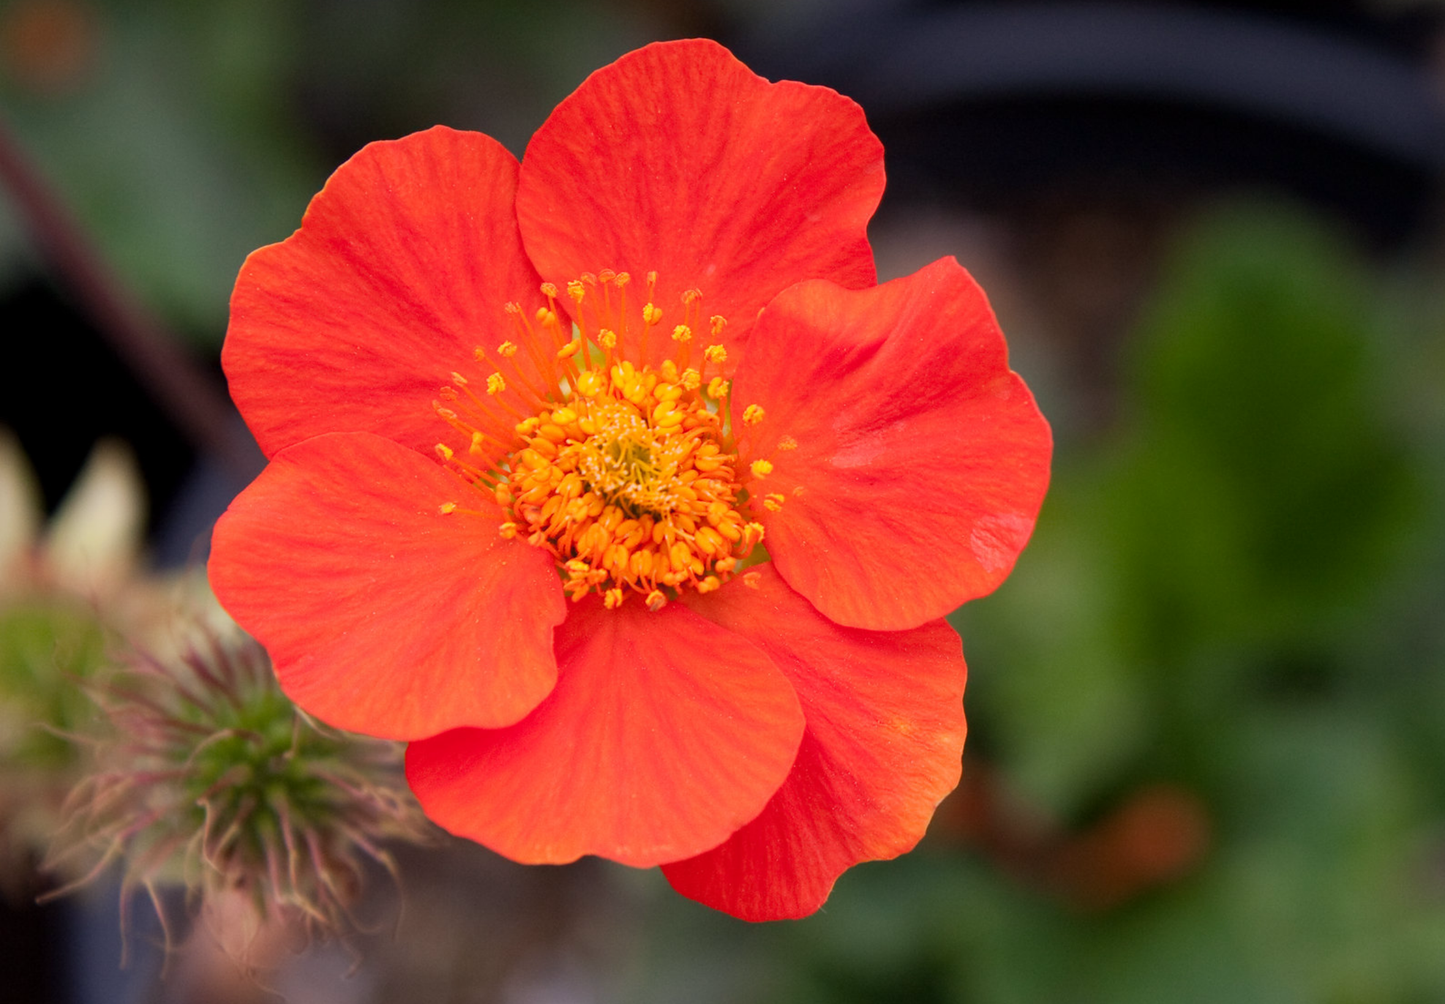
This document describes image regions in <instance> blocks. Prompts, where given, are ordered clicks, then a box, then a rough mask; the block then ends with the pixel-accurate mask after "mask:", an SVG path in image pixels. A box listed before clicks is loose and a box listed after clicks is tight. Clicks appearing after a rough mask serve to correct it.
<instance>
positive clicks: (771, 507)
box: [763, 495, 783, 512]
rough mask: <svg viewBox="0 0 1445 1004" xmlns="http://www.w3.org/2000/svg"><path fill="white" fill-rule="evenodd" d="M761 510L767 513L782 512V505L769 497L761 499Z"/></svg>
mask: <svg viewBox="0 0 1445 1004" xmlns="http://www.w3.org/2000/svg"><path fill="white" fill-rule="evenodd" d="M763 508H764V509H766V510H767V511H768V512H782V511H783V503H781V502H778V501H775V500H774V499H773V497H772V496H771V495H769V496H768V497H767V498H765V499H763Z"/></svg>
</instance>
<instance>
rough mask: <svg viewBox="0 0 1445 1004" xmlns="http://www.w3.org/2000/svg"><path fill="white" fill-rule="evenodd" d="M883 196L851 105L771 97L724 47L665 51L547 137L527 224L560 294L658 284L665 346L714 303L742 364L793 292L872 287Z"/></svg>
mask: <svg viewBox="0 0 1445 1004" xmlns="http://www.w3.org/2000/svg"><path fill="white" fill-rule="evenodd" d="M883 180H884V179H883V147H882V145H881V144H880V143H879V142H878V139H877V137H875V136H874V135H873V134H872V132H870V131H869V129H868V124H867V122H866V121H865V120H864V117H863V112H862V109H860V108H859V107H858V106H857V105H856V104H855V103H854V102H852V101H851V100H849V99H847V98H845V97H843V96H841V95H839V94H838V93H837V92H835V91H832V90H829V89H828V88H826V87H811V86H808V85H806V84H800V83H797V82H794V81H783V82H780V83H770V82H768V81H767V80H765V79H763V78H762V77H759V76H757V75H756V74H755V73H753V72H752V71H751V70H749V69H748V68H747V67H746V66H744V65H743V64H742V63H740V62H739V61H738V60H737V59H736V58H734V57H733V55H732V54H731V53H730V52H728V51H727V50H726V49H724V48H723V47H722V46H720V45H718V44H717V43H716V42H711V41H708V40H706V39H691V40H687V41H678V42H659V43H656V44H653V45H649V46H647V47H646V48H644V49H639V50H637V51H636V52H632V53H629V54H627V55H626V56H623V57H622V58H621V59H619V60H617V62H615V63H613V64H612V65H610V66H607V67H604V68H602V69H600V70H598V71H597V72H595V73H593V74H592V75H591V76H590V77H588V78H587V80H586V81H584V82H583V84H582V85H581V86H580V87H579V88H578V89H577V91H576V92H575V93H573V94H572V96H571V97H569V98H567V99H566V100H565V101H563V102H562V103H561V104H560V105H558V106H557V109H556V110H555V111H554V112H553V113H552V115H551V116H550V117H549V118H548V119H547V121H546V123H545V124H543V126H542V128H541V129H539V130H537V133H536V135H535V136H533V137H532V141H531V143H530V144H529V145H528V147H527V153H526V156H525V157H524V158H523V160H522V173H521V180H520V182H519V184H518V189H517V218H518V220H519V221H520V223H521V227H522V235H523V239H524V241H525V242H526V246H527V251H528V253H529V254H530V255H531V256H532V261H533V262H535V263H536V265H537V269H538V271H540V272H541V273H542V275H543V276H544V277H546V278H547V279H550V280H552V281H553V282H558V283H562V282H565V281H566V280H568V279H572V278H576V277H577V276H578V275H579V274H581V273H582V272H596V271H598V270H599V269H603V268H611V269H616V270H618V271H626V272H629V273H630V274H631V277H632V280H633V286H632V288H631V290H630V291H629V296H630V297H632V298H633V302H634V303H640V298H642V297H645V295H646V286H645V285H644V284H643V281H642V280H643V278H644V276H645V274H646V273H647V272H648V271H649V270H656V271H657V273H658V277H659V285H658V289H657V296H656V303H657V306H658V307H660V308H661V309H662V311H663V319H662V327H663V329H664V330H666V331H671V330H672V327H673V325H674V324H676V323H677V322H679V321H681V320H682V317H681V312H682V311H681V304H680V301H679V297H680V296H681V294H682V292H683V291H684V290H686V289H689V288H692V287H696V288H699V289H701V290H702V292H703V313H704V315H705V316H706V315H712V314H721V315H723V316H725V317H726V318H727V319H728V321H729V328H728V338H729V339H730V340H729V341H728V342H727V344H728V346H729V350H730V352H731V351H732V347H733V346H734V345H737V344H740V341H741V340H742V339H743V338H744V336H745V335H746V332H747V329H748V328H749V327H750V325H751V323H752V320H753V318H754V317H756V316H757V312H758V310H759V309H761V308H762V306H763V305H764V304H766V303H767V302H768V300H770V299H771V298H772V297H773V295H774V294H775V293H777V292H778V291H779V290H781V289H783V288H784V287H786V286H788V285H790V284H792V283H794V282H798V281H799V280H802V279H809V278H827V279H831V280H833V281H835V282H838V283H840V284H842V285H844V286H848V287H862V286H868V285H871V284H872V283H873V282H874V274H875V273H874V270H873V253H872V250H871V248H870V247H869V245H868V240H867V226H868V220H869V218H870V217H871V216H872V215H873V210H874V209H876V208H877V206H878V200H879V199H880V198H881V197H882V195H883ZM704 319H705V318H704ZM652 344H653V347H654V348H658V349H660V348H661V347H662V345H663V344H666V346H667V347H668V348H670V347H671V343H670V342H668V340H667V339H666V338H665V337H664V338H661V339H656V340H654V342H653V343H652ZM650 354H651V355H653V356H654V357H655V356H656V355H657V353H656V352H653V353H650ZM654 361H655V359H654Z"/></svg>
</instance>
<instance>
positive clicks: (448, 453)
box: [436, 443, 452, 461]
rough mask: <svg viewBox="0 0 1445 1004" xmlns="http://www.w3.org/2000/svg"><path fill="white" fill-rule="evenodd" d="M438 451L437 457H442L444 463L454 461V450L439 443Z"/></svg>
mask: <svg viewBox="0 0 1445 1004" xmlns="http://www.w3.org/2000/svg"><path fill="white" fill-rule="evenodd" d="M436 451H437V456H439V457H441V458H442V460H443V461H447V460H450V459H452V448H451V447H450V446H448V445H447V444H446V443H437V445H436Z"/></svg>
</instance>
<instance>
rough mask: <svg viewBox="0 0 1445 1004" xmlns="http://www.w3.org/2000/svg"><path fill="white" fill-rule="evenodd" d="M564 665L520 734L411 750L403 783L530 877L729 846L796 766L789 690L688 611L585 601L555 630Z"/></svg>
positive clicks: (796, 719)
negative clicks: (547, 868)
mask: <svg viewBox="0 0 1445 1004" xmlns="http://www.w3.org/2000/svg"><path fill="white" fill-rule="evenodd" d="M557 664H558V668H559V675H558V679H557V687H556V689H555V690H554V691H553V692H552V694H551V696H550V697H548V698H547V700H546V701H544V702H543V703H542V704H541V706H539V707H538V708H537V710H536V711H534V712H533V713H532V714H531V715H530V716H529V717H528V718H526V719H525V720H523V721H521V722H519V723H518V724H516V725H514V726H512V727H511V728H508V729H495V730H482V729H458V730H455V731H452V732H448V733H445V734H443V735H440V736H437V737H435V738H433V739H428V740H425V741H422V742H418V743H413V744H412V745H411V746H410V748H409V749H408V750H407V760H406V770H407V780H408V781H409V782H410V783H411V786H412V790H413V791H415V792H416V795H417V798H419V799H420V800H421V804H422V808H424V809H425V810H426V813H427V815H428V816H430V817H431V818H432V819H433V820H434V821H436V822H437V823H439V824H441V825H442V826H444V827H445V828H446V829H448V830H450V831H451V832H453V833H455V834H458V835H459V836H464V837H469V838H470V839H472V840H475V841H477V842H479V843H481V844H485V845H486V846H487V847H490V848H492V849H493V850H495V851H497V852H498V853H501V854H505V855H506V856H507V857H509V858H512V859H514V860H516V861H521V862H524V863H529V864H543V863H551V864H558V863H562V862H567V861H572V860H575V859H576V858H578V857H580V856H581V855H583V854H596V855H600V856H602V857H606V858H611V859H613V860H614V861H620V862H622V863H624V864H629V865H637V866H641V867H647V866H651V865H655V864H660V863H662V862H664V861H675V860H677V859H679V858H685V857H689V856H691V855H694V854H697V853H699V852H700V851H703V850H706V849H708V848H710V847H714V846H716V845H717V844H719V843H721V842H722V841H723V840H725V839H726V838H727V837H728V835H729V834H731V833H732V832H733V831H735V830H737V829H738V827H740V826H742V825H743V824H744V823H746V822H747V821H748V820H750V819H752V818H753V817H754V816H756V815H757V814H758V813H759V812H760V811H761V810H762V808H763V806H764V805H765V804H766V803H767V801H768V798H769V797H770V796H771V795H772V794H773V792H774V791H776V790H777V789H778V786H779V785H780V784H782V782H783V778H784V777H785V776H786V775H787V773H788V770H789V768H790V767H791V766H792V763H793V759H794V756H795V754H796V753H797V750H798V741H799V738H800V736H801V735H802V731H803V716H802V713H801V712H800V711H799V709H798V699H797V697H796V696H794V694H793V689H792V687H791V686H789V684H788V682H787V680H786V679H784V677H783V675H782V674H781V673H780V672H779V671H778V668H777V667H776V666H774V665H773V663H772V661H771V660H770V659H768V657H767V656H765V655H764V654H763V653H762V652H761V651H760V650H759V649H758V648H757V647H756V646H754V645H752V644H751V643H749V642H748V641H746V640H745V639H743V638H741V637H739V636H738V635H735V634H733V633H732V632H730V631H727V630H725V629H723V628H721V627H718V626H717V625H716V624H713V623H711V622H709V621H707V620H704V619H703V618H702V617H699V616H698V615H697V614H695V613H693V612H692V611H691V610H689V609H687V608H686V607H685V606H682V605H681V604H671V605H669V606H667V607H665V608H664V609H662V610H660V611H658V612H656V613H653V612H651V611H649V610H647V608H646V607H645V606H643V605H642V603H640V602H638V601H637V600H636V599H634V600H631V601H629V602H627V603H625V604H623V605H622V606H621V607H620V608H618V609H616V610H604V609H603V607H602V604H601V603H600V602H598V600H597V598H596V597H592V598H589V599H588V600H585V601H583V602H582V603H580V604H577V605H575V606H573V607H572V609H571V611H570V613H569V614H568V617H567V621H566V623H564V624H563V625H562V626H561V627H560V628H558V629H557Z"/></svg>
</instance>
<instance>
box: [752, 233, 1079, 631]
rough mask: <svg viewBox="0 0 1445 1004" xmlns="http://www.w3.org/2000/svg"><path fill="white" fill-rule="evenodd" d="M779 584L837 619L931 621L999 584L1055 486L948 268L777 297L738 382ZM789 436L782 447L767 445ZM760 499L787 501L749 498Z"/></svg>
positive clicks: (1025, 404)
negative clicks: (756, 410) (775, 499)
mask: <svg viewBox="0 0 1445 1004" xmlns="http://www.w3.org/2000/svg"><path fill="white" fill-rule="evenodd" d="M752 404H756V405H759V406H760V407H761V408H762V409H763V412H764V415H765V416H766V417H765V418H763V420H762V421H761V422H760V423H758V424H757V425H756V426H752V427H748V426H745V427H744V428H745V433H744V434H745V435H746V436H747V441H746V444H745V456H746V457H748V458H753V457H756V458H762V459H765V460H767V461H769V462H770V463H771V464H772V465H773V468H772V471H771V473H769V474H768V475H767V476H766V477H765V478H764V479H763V480H761V481H758V482H754V483H753V485H752V487H751V491H752V493H753V496H754V506H755V511H756V513H757V518H758V519H759V520H760V521H761V522H762V523H763V525H764V527H766V530H767V538H766V539H767V544H768V550H769V552H770V553H771V554H772V556H773V560H774V561H775V562H776V563H777V570H778V572H779V574H781V575H782V576H783V578H785V579H786V580H787V581H788V583H789V584H790V585H791V586H792V587H793V588H794V589H796V590H798V592H800V593H802V594H803V595H804V596H806V597H807V598H808V599H809V600H811V601H812V603H813V605H814V606H816V607H817V608H818V609H819V610H820V611H822V612H823V613H824V614H825V615H826V616H828V617H830V618H832V619H833V620H835V621H837V622H838V623H840V624H847V625H850V626H852V627H863V628H870V629H874V630H898V629H901V628H910V627H916V626H918V625H920V624H924V623H927V622H928V621H931V620H933V619H935V618H938V617H941V616H943V615H944V614H945V613H947V612H949V611H950V610H952V609H954V608H955V607H957V606H958V605H959V604H960V603H963V602H964V601H966V600H970V599H973V598H974V597H977V596H981V595H983V594H985V593H987V592H989V591H991V590H992V589H993V588H994V587H995V586H997V585H998V584H999V583H1000V582H1002V581H1003V579H1004V577H1005V576H1007V575H1008V573H1009V570H1010V569H1011V568H1012V567H1013V564H1014V560H1015V559H1016V558H1017V557H1018V554H1019V552H1020V551H1021V550H1022V549H1023V546H1024V544H1025V543H1027V541H1028V538H1029V535H1030V534H1031V533H1032V531H1033V525H1034V519H1035V517H1036V515H1037V514H1038V509H1039V505H1040V504H1041V503H1042V501H1043V497H1044V489H1045V488H1046V487H1047V485H1048V478H1049V454H1050V450H1051V440H1050V435H1049V428H1048V424H1047V423H1046V422H1045V421H1044V418H1043V416H1042V415H1040V414H1039V410H1038V408H1037V406H1035V404H1034V400H1033V397H1032V395H1030V393H1029V391H1028V388H1027V387H1025V386H1024V383H1023V381H1022V380H1021V379H1020V378H1019V376H1018V375H1017V374H1015V373H1013V372H1012V371H1010V370H1009V368H1008V354H1007V349H1006V348H1005V346H1004V340H1003V335H1002V334H1001V333H1000V331H999V328H998V324H997V322H996V321H995V320H994V316H993V312H992V310H990V308H989V306H988V302H987V300H986V299H985V298H984V295H983V291H982V290H980V289H979V288H978V286H977V285H976V284H975V283H974V281H973V279H972V278H971V277H970V276H969V274H968V273H967V272H965V271H964V270H963V268H962V267H961V266H959V264H958V263H957V262H956V261H954V260H953V259H952V258H944V259H941V260H939V261H937V262H934V263H933V264H932V265H929V266H927V267H926V268H923V269H921V270H919V271H918V272H916V273H914V274H913V275H911V276H907V277H905V278H902V279H895V280H894V281H892V282H889V283H885V284H884V285H882V286H876V287H874V288H872V289H867V290H857V291H853V290H845V289H842V288H840V287H838V286H836V285H834V284H832V283H828V282H809V283H802V284H799V285H797V286H794V287H792V288H790V289H787V290H785V291H784V292H782V293H781V294H779V295H778V297H777V298H776V299H774V300H773V302H772V303H771V304H769V305H768V307H767V308H766V309H765V310H764V311H763V313H762V315H761V316H760V317H759V319H758V324H757V329H756V331H755V333H754V336H753V338H752V340H751V342H750V345H749V348H748V354H747V357H746V359H745V361H744V365H743V367H742V368H741V369H740V370H739V372H738V374H737V378H736V380H735V381H734V383H733V408H734V410H735V411H737V410H739V409H742V408H745V407H746V406H748V405H752ZM784 440H786V441H788V443H789V444H791V443H796V444H797V445H796V448H795V449H779V448H778V447H779V443H780V442H782V441H784ZM767 493H777V494H781V495H783V496H784V497H785V501H783V502H782V504H781V506H780V507H779V508H778V510H777V511H773V510H772V509H769V508H765V507H764V505H763V504H760V500H761V497H762V496H764V495H765V494H767Z"/></svg>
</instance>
